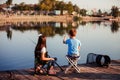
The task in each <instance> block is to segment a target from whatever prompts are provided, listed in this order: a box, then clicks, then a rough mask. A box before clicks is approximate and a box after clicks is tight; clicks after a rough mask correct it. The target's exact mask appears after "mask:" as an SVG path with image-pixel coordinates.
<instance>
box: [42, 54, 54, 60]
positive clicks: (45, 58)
mask: <svg viewBox="0 0 120 80" xmlns="http://www.w3.org/2000/svg"><path fill="white" fill-rule="evenodd" d="M41 59H42V60H44V61H49V60H54V58H47V57H45V53H41Z"/></svg>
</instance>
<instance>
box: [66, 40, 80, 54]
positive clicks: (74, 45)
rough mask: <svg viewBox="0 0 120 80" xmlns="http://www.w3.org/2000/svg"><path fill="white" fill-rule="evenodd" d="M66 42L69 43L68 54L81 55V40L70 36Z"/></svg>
mask: <svg viewBox="0 0 120 80" xmlns="http://www.w3.org/2000/svg"><path fill="white" fill-rule="evenodd" d="M65 43H66V44H68V55H72V54H78V55H79V50H78V46H81V42H80V41H79V40H78V39H72V38H69V39H67V40H66V42H65Z"/></svg>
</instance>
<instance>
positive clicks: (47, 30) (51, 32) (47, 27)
mask: <svg viewBox="0 0 120 80" xmlns="http://www.w3.org/2000/svg"><path fill="white" fill-rule="evenodd" d="M88 23H90V24H92V25H93V24H94V26H93V28H94V29H95V27H96V25H95V24H98V26H100V25H101V24H104V26H107V25H110V26H111V31H112V32H113V33H114V32H117V31H118V30H119V27H120V23H118V22H115V21H114V22H112V23H111V22H101V21H92V22H84V21H81V22H80V21H78V22H66V23H65V22H16V23H6V24H5V25H4V27H3V26H1V27H0V30H6V33H7V38H8V39H10V40H11V39H12V29H13V30H18V31H21V32H24V31H27V30H36V31H37V32H38V34H40V33H42V34H45V35H46V36H48V37H49V36H50V37H53V36H55V35H56V34H59V35H61V36H62V35H64V34H65V33H67V32H68V31H69V30H70V29H71V28H73V27H74V28H78V26H79V25H81V26H86V24H88ZM108 23H109V24H108Z"/></svg>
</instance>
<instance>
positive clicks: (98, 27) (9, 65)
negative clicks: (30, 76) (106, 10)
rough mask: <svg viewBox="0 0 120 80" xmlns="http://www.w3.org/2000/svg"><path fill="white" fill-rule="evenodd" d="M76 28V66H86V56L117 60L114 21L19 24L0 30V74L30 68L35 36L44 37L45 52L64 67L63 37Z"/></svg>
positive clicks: (119, 32)
mask: <svg viewBox="0 0 120 80" xmlns="http://www.w3.org/2000/svg"><path fill="white" fill-rule="evenodd" d="M72 27H74V28H76V29H77V36H76V37H77V38H78V39H79V40H80V41H81V43H82V46H81V50H80V55H81V58H80V60H79V64H82V63H86V59H87V55H88V53H96V54H105V55H109V56H110V58H111V59H114V60H117V59H120V44H119V43H120V23H117V22H88V23H86V22H76V23H55V22H49V23H47V22H42V23H40V22H36V23H35V22H30V23H27V22H21V23H16V24H13V23H12V24H10V23H9V24H7V25H3V26H1V27H0V71H4V70H14V69H26V68H33V67H34V49H35V46H36V43H37V40H38V34H40V33H44V34H46V35H47V50H48V52H49V54H50V55H51V56H52V57H57V58H58V61H57V62H58V64H59V65H67V60H66V59H65V55H66V53H67V45H65V44H63V43H62V40H63V36H64V35H67V33H68V31H69V30H70V29H71V28H72Z"/></svg>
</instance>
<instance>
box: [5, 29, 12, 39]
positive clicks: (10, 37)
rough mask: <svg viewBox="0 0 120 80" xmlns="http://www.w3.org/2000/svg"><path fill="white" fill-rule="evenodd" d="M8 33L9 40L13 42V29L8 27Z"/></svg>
mask: <svg viewBox="0 0 120 80" xmlns="http://www.w3.org/2000/svg"><path fill="white" fill-rule="evenodd" d="M6 32H7V38H8V39H10V40H11V39H12V30H11V28H10V27H7V29H6Z"/></svg>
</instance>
